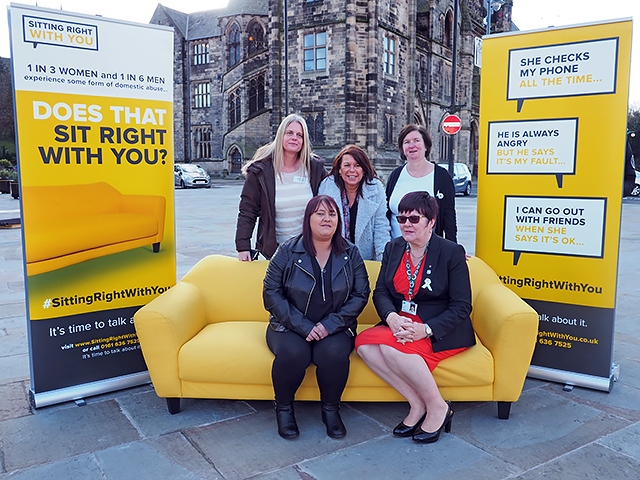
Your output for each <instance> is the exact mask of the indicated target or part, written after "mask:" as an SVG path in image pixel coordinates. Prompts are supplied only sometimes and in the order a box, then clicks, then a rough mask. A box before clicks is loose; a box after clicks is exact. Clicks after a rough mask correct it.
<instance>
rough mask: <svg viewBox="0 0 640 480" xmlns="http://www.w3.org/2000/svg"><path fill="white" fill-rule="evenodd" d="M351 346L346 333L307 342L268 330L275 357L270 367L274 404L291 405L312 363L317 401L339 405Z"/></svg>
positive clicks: (347, 370) (351, 338)
mask: <svg viewBox="0 0 640 480" xmlns="http://www.w3.org/2000/svg"><path fill="white" fill-rule="evenodd" d="M353 344H354V338H353V337H350V336H349V335H347V334H346V333H345V332H337V333H335V334H333V335H329V336H328V337H325V338H323V339H322V340H319V341H313V342H307V341H306V340H305V339H304V338H302V337H301V336H300V335H298V334H297V333H295V332H291V331H289V332H276V331H275V330H273V329H272V328H271V327H267V345H268V346H269V349H270V350H271V351H272V352H273V354H274V355H275V356H276V358H275V359H274V360H273V367H272V368H271V380H272V381H273V390H274V391H275V394H276V403H279V404H288V403H291V402H293V398H294V396H295V394H296V392H297V391H298V387H300V384H301V383H302V380H303V379H304V374H305V371H306V370H307V367H308V366H309V365H310V364H311V363H312V362H313V364H314V365H315V366H316V367H317V368H316V378H317V380H318V386H319V387H320V400H321V401H322V402H324V403H328V404H331V405H334V404H336V403H339V402H340V397H341V396H342V392H343V391H344V387H345V385H346V384H347V378H348V377H349V355H350V354H351V352H352V351H353Z"/></svg>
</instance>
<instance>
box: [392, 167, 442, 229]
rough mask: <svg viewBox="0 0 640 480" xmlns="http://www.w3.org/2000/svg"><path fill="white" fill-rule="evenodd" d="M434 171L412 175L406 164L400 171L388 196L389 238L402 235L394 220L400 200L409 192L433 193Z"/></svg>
mask: <svg viewBox="0 0 640 480" xmlns="http://www.w3.org/2000/svg"><path fill="white" fill-rule="evenodd" d="M434 172H435V168H434V169H433V171H432V172H431V173H429V174H427V175H425V176H424V177H412V176H411V175H409V172H408V171H407V166H406V165H405V166H404V168H403V169H402V171H401V172H400V176H399V177H398V181H397V182H396V186H395V187H394V188H393V192H391V197H389V210H391V238H398V237H400V236H401V235H402V232H401V231H400V225H398V221H397V220H396V215H398V204H399V203H400V200H402V197H404V196H405V195H406V194H407V193H410V192H429V194H430V195H433V182H434V178H435V175H434Z"/></svg>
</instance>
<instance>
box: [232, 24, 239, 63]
mask: <svg viewBox="0 0 640 480" xmlns="http://www.w3.org/2000/svg"><path fill="white" fill-rule="evenodd" d="M240 58H241V55H240V28H238V25H236V24H235V23H234V24H233V25H232V26H231V28H230V29H229V68H231V67H234V66H236V65H237V64H238V63H239V62H240Z"/></svg>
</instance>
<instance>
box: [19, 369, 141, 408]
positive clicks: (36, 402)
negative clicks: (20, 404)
mask: <svg viewBox="0 0 640 480" xmlns="http://www.w3.org/2000/svg"><path fill="white" fill-rule="evenodd" d="M146 383H151V378H150V377H149V373H148V372H139V373H133V374H131V375H123V376H121V377H115V378H108V379H106V380H101V381H99V382H91V383H84V384H82V385H74V386H73V387H68V388H60V389H58V390H50V391H48V392H42V393H35V392H34V391H33V389H30V390H29V403H30V404H31V406H32V407H33V408H40V407H48V406H49V405H54V404H56V403H62V402H69V401H72V400H79V399H81V398H85V397H91V396H93V395H100V394H102V393H108V392H113V391H116V390H122V389H125V388H131V387H138V386H140V385H144V384H146Z"/></svg>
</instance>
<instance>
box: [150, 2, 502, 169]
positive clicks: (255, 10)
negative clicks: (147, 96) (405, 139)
mask: <svg viewBox="0 0 640 480" xmlns="http://www.w3.org/2000/svg"><path fill="white" fill-rule="evenodd" d="M285 2H286V3H287V13H288V14H287V15H286V17H285V15H284V11H285ZM512 3H513V2H512V0H506V1H505V3H504V5H503V7H502V8H501V9H500V10H499V11H498V12H496V13H494V14H493V16H492V31H494V32H495V31H505V30H509V29H510V28H511V6H512ZM485 7H486V0H459V8H458V11H457V12H456V11H455V6H454V2H453V1H452V0H282V1H281V0H232V1H230V2H229V6H227V7H225V8H222V9H217V10H210V11H205V12H198V13H193V14H185V13H181V12H178V11H176V10H172V9H169V8H166V7H164V6H162V5H158V7H157V9H156V11H155V13H154V15H153V18H152V20H151V23H154V24H160V25H169V26H172V27H174V29H175V35H174V38H175V43H174V55H175V77H174V82H175V159H176V161H177V162H182V161H185V162H198V163H201V164H205V165H206V166H207V169H208V170H209V171H212V172H224V173H225V174H226V173H233V172H238V171H239V169H240V167H241V165H242V164H243V162H245V161H247V160H248V159H250V158H251V156H252V155H253V153H254V152H255V150H256V148H258V147H259V146H260V145H263V144H265V143H268V142H269V141H271V140H272V139H273V136H274V134H275V131H276V129H277V126H278V124H279V123H280V120H281V119H282V118H283V117H284V116H285V115H286V114H287V113H293V112H295V113H300V114H302V115H303V116H304V117H305V119H306V120H307V124H308V127H309V131H310V135H311V139H312V143H313V149H314V151H315V152H316V153H317V154H318V155H320V156H322V157H324V158H325V159H326V160H327V162H330V161H331V160H332V158H333V157H334V155H335V154H336V153H337V151H339V150H340V148H342V147H343V146H344V145H345V144H348V143H355V144H357V145H359V146H361V147H362V148H364V149H365V150H366V151H367V152H368V154H369V155H370V157H371V158H372V160H373V161H374V164H375V165H376V168H377V169H378V171H379V173H380V174H382V175H383V176H384V175H385V174H387V173H388V172H389V171H390V170H391V169H392V168H393V167H394V166H395V165H397V164H399V163H400V157H399V154H398V150H397V146H396V142H397V135H398V132H399V131H400V129H401V128H402V127H403V126H404V125H405V124H406V123H411V122H414V123H420V124H422V125H424V126H425V127H426V128H427V130H428V131H429V133H430V134H431V137H432V139H433V149H432V155H431V159H432V160H434V161H446V159H447V158H448V155H449V153H448V152H449V136H448V135H446V134H445V133H443V131H442V129H441V123H442V120H443V118H444V117H445V116H446V114H447V113H456V114H457V115H458V116H460V117H461V119H462V125H463V127H462V130H461V131H460V133H458V134H457V135H455V136H454V137H453V142H452V148H453V152H454V156H455V159H456V161H461V162H464V163H467V164H468V165H470V167H471V168H472V169H473V170H475V166H476V164H477V148H478V117H479V83H480V69H479V68H478V67H477V66H475V65H474V53H475V49H476V45H477V42H478V40H479V39H480V38H481V37H482V35H483V34H484V33H485V31H486V27H485V26H484V25H483V20H484V17H485V16H486V8H485ZM456 18H457V22H456V21H455V20H456ZM285 30H286V31H287V32H288V35H287V36H286V38H285V35H284V32H285ZM454 47H455V52H456V54H455V59H456V61H455V68H453V67H452V65H453V58H454ZM285 53H286V55H285ZM454 77H455V96H454V97H453V98H452V90H453V89H452V82H453V79H454Z"/></svg>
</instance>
